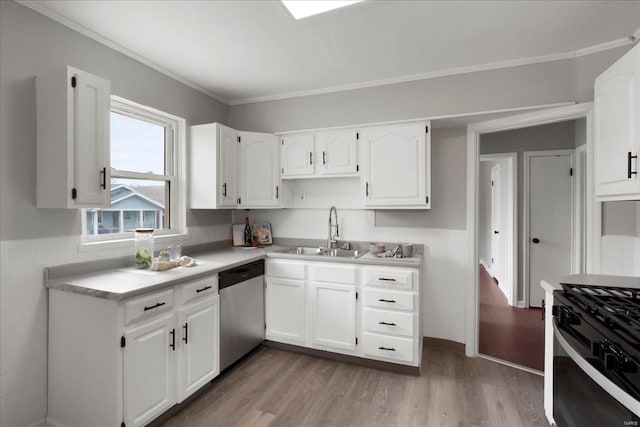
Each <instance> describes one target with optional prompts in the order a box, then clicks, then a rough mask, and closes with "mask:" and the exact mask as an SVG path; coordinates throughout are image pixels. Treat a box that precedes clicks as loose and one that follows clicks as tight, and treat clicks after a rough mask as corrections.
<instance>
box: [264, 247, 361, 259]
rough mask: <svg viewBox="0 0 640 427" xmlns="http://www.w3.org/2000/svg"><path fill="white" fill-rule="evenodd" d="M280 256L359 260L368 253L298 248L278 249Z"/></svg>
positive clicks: (357, 250)
mask: <svg viewBox="0 0 640 427" xmlns="http://www.w3.org/2000/svg"><path fill="white" fill-rule="evenodd" d="M274 252H278V253H281V254H291V255H317V256H328V257H336V258H353V259H356V258H360V257H361V256H362V255H364V254H366V253H367V252H369V251H366V250H359V249H339V248H321V247H320V248H309V247H303V246H298V247H295V248H285V249H279V250H277V251H274Z"/></svg>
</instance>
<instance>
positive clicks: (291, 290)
mask: <svg viewBox="0 0 640 427" xmlns="http://www.w3.org/2000/svg"><path fill="white" fill-rule="evenodd" d="M304 289H305V285H304V282H303V281H297V280H287V279H273V278H268V279H267V287H266V293H265V317H266V323H267V330H266V333H265V336H266V338H267V339H274V340H275V341H282V340H284V341H294V342H299V343H304V342H305V327H306V326H305V292H304Z"/></svg>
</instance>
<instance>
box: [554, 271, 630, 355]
mask: <svg viewBox="0 0 640 427" xmlns="http://www.w3.org/2000/svg"><path fill="white" fill-rule="evenodd" d="M561 285H562V288H563V292H562V294H563V296H564V297H565V298H567V299H568V300H570V301H571V302H573V303H574V304H576V305H577V306H578V307H580V308H581V309H582V310H583V311H584V312H585V314H587V315H588V316H590V317H591V318H593V319H595V320H597V321H598V323H600V324H601V325H602V326H604V327H605V328H607V329H608V330H610V331H612V332H615V333H616V334H617V335H619V336H620V337H621V338H623V339H624V340H625V341H626V342H627V343H628V344H629V345H632V346H633V347H635V348H636V349H637V350H638V351H640V289H635V288H617V287H616V288H614V287H607V286H591V285H576V284H566V283H561Z"/></svg>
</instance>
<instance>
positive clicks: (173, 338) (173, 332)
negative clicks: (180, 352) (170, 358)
mask: <svg viewBox="0 0 640 427" xmlns="http://www.w3.org/2000/svg"><path fill="white" fill-rule="evenodd" d="M169 335H171V344H169V347H171V350H173V351H176V329H175V328H173V329H172V330H170V331H169Z"/></svg>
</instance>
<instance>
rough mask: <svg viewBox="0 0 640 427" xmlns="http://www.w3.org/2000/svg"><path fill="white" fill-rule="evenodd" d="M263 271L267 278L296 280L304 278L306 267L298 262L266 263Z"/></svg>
mask: <svg viewBox="0 0 640 427" xmlns="http://www.w3.org/2000/svg"><path fill="white" fill-rule="evenodd" d="M265 270H266V273H267V276H269V277H281V278H283V279H298V280H304V279H305V277H306V265H305V264H303V263H299V262H282V261H268V262H267V263H266V265H265Z"/></svg>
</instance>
